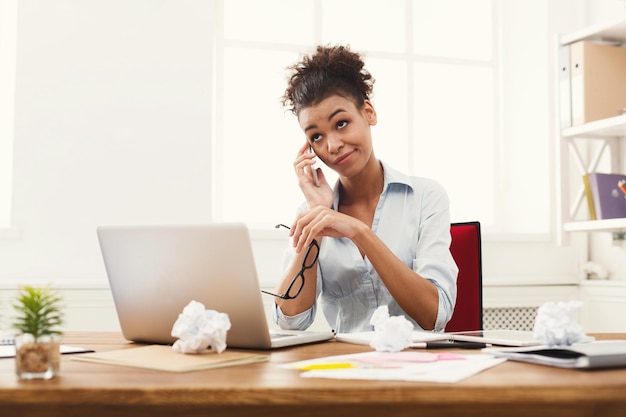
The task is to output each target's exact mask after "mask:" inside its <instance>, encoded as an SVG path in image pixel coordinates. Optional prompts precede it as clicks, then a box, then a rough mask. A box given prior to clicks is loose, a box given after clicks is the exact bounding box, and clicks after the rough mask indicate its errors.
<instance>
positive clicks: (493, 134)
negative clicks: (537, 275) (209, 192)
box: [214, 0, 551, 236]
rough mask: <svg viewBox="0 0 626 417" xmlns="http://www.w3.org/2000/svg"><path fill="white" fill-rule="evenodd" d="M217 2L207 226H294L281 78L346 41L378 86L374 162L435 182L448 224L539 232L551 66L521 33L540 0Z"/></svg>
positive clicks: (541, 46)
mask: <svg viewBox="0 0 626 417" xmlns="http://www.w3.org/2000/svg"><path fill="white" fill-rule="evenodd" d="M513 3H515V4H513ZM220 5H221V8H222V10H221V11H222V14H218V19H220V17H221V27H222V31H221V32H220V33H218V37H217V38H218V44H217V51H218V52H217V53H218V57H217V66H218V69H217V86H218V88H217V108H218V111H219V112H220V113H221V114H218V116H217V135H216V138H217V139H216V141H217V143H216V146H217V148H218V149H217V152H216V158H217V160H216V161H215V162H216V174H217V175H216V178H217V182H216V184H215V193H216V194H217V196H216V198H215V199H214V201H216V202H217V207H216V218H217V219H219V220H245V221H247V222H249V223H251V224H261V225H270V224H275V223H277V222H288V221H289V220H290V219H291V218H292V217H293V214H294V212H295V209H296V207H297V206H298V205H299V204H300V202H301V200H302V197H301V194H300V191H299V189H298V187H297V184H296V180H295V177H294V175H293V173H292V167H291V161H292V160H293V158H294V156H295V154H296V152H297V149H298V147H300V146H301V144H302V141H304V135H303V133H302V132H301V131H300V129H299V127H298V124H297V121H296V119H295V117H294V116H293V115H291V114H290V113H288V112H286V111H285V110H284V109H283V108H282V107H281V105H280V102H279V99H280V96H281V94H282V92H283V91H284V88H285V86H286V72H285V69H286V67H287V66H288V65H291V64H293V63H294V62H296V61H297V60H298V59H299V57H300V52H311V51H312V50H313V48H314V46H315V45H316V44H349V45H351V47H352V49H354V50H356V51H359V52H362V53H363V54H364V56H365V61H366V67H367V68H368V69H369V70H370V72H371V73H372V74H373V76H374V77H375V79H376V84H375V86H374V96H373V101H374V104H375V106H376V109H377V112H378V116H379V123H378V125H377V126H376V127H374V132H373V136H374V141H375V145H374V146H375V150H376V153H377V157H379V158H381V159H383V160H385V161H387V162H389V163H390V164H392V165H393V166H395V167H397V168H398V169H400V170H403V171H405V172H407V173H409V174H412V175H418V176H425V177H431V178H434V179H436V180H438V181H439V182H441V183H442V184H443V185H444V187H445V188H446V189H447V190H448V193H449V195H450V199H451V213H452V220H453V221H463V220H479V221H481V223H482V225H483V227H484V231H485V233H486V234H490V233H491V234H492V235H493V234H508V235H511V234H534V235H544V236H545V235H547V234H549V232H550V227H551V223H550V198H549V196H550V186H549V183H550V182H549V181H547V180H546V178H549V164H548V163H549V159H548V158H549V156H550V153H549V152H548V150H549V138H548V133H547V132H548V131H549V128H548V122H547V120H548V114H549V112H548V109H547V103H548V102H549V100H548V99H547V93H546V91H548V88H547V86H546V84H547V76H546V74H545V71H544V72H543V73H539V72H538V70H537V69H541V68H543V69H545V68H547V67H548V63H547V59H546V58H545V55H546V51H547V48H548V47H549V45H546V41H545V39H546V37H547V36H546V31H545V29H544V31H543V32H542V31H540V30H537V27H542V26H541V25H540V24H537V25H535V24H533V29H532V30H533V31H532V32H530V31H529V30H528V29H529V28H528V27H527V26H524V22H529V21H532V22H537V21H540V20H541V19H543V20H545V19H546V10H545V9H546V7H545V4H543V5H542V2H541V1H529V2H501V1H497V0H473V1H471V2H468V1H466V0H440V1H437V2H433V1H429V0H414V1H404V0H394V1H389V2H380V1H376V0H342V1H332V0H309V1H299V2H297V4H295V3H294V2H291V1H289V0H271V1H265V2H257V1H255V0H228V1H222V2H220ZM513 16H515V17H516V18H515V19H512V17H513ZM520 16H522V17H523V16H528V17H527V18H520ZM544 26H546V25H544ZM518 45H526V47H518ZM528 45H530V46H531V48H529V47H527V46H528ZM522 110H523V111H522ZM520 114H524V115H525V116H524V118H522V117H520V116H519V115H520ZM526 115H530V116H531V117H532V119H528V116H526ZM520 155H524V156H525V158H520V157H519V156H520ZM527 161H533V162H532V166H529V164H528V163H527ZM325 173H326V175H327V176H328V175H329V173H328V172H326V171H325ZM242 190H245V192H242Z"/></svg>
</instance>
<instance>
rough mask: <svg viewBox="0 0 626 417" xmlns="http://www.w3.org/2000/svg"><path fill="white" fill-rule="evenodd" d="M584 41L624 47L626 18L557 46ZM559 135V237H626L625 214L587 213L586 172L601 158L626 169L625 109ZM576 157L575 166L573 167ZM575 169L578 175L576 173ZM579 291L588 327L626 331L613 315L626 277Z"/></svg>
mask: <svg viewBox="0 0 626 417" xmlns="http://www.w3.org/2000/svg"><path fill="white" fill-rule="evenodd" d="M581 40H586V41H595V42H608V43H611V44H615V45H621V46H622V47H626V20H621V21H617V22H613V23H610V24H606V25H599V26H592V27H588V28H585V29H583V30H580V31H577V32H575V33H571V34H568V35H564V36H562V37H561V38H560V45H559V47H562V46H565V45H569V44H572V43H574V42H577V41H581ZM625 71H626V69H625ZM558 136H559V143H558V146H557V152H558V163H559V164H560V166H559V169H558V170H557V175H559V176H560V177H559V178H558V183H557V184H558V186H559V187H560V193H559V195H560V204H559V206H560V207H559V211H558V213H559V216H560V219H559V220H560V221H559V225H560V236H561V238H562V239H561V240H562V241H563V242H565V241H567V239H568V238H569V234H570V233H587V234H590V233H608V234H612V235H613V239H614V241H615V240H616V239H617V240H622V241H623V240H624V237H625V236H626V218H623V219H607V220H587V219H588V216H589V215H588V210H587V204H586V198H585V194H584V186H583V181H582V175H583V174H585V173H588V172H592V171H594V170H595V168H596V167H597V166H598V164H599V163H600V161H602V164H604V168H606V164H607V163H608V164H609V165H610V170H611V172H622V173H626V161H624V158H626V156H625V153H626V114H623V115H619V116H614V117H609V118H606V119H602V120H596V121H592V122H589V123H585V124H582V125H574V126H571V127H566V128H562V129H561V128H559V132H558ZM572 161H573V164H574V166H570V163H571V162H572ZM576 170H577V172H578V174H580V175H578V174H574V171H576ZM575 189H576V190H577V191H574V190H575ZM572 193H574V194H573V195H572ZM621 244H622V245H623V244H624V242H621ZM579 296H580V300H581V301H582V302H583V307H582V310H581V320H582V322H581V324H582V326H583V328H584V329H586V330H591V331H596V332H604V331H606V332H611V331H623V329H624V325H623V324H622V323H621V322H620V321H619V320H615V318H616V317H620V315H622V314H623V312H624V311H626V281H623V280H621V281H619V280H616V281H612V280H588V279H581V281H580V285H579Z"/></svg>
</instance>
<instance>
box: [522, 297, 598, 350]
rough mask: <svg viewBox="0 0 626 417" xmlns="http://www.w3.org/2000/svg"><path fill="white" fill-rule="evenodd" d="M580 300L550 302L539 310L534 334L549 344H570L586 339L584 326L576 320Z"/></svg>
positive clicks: (536, 337) (545, 343)
mask: <svg viewBox="0 0 626 417" xmlns="http://www.w3.org/2000/svg"><path fill="white" fill-rule="evenodd" d="M580 306H582V302H580V301H569V302H548V303H545V304H543V305H542V306H540V307H539V309H538V310H537V317H536V319H535V326H534V328H533V336H534V338H535V340H537V341H539V342H541V343H543V344H544V345H547V346H570V345H571V344H573V343H576V342H578V341H581V340H582V339H584V338H585V337H586V336H585V333H584V332H583V329H582V327H581V326H580V325H579V324H578V323H576V322H575V321H574V317H573V316H574V313H575V312H576V310H577V309H578V308H580Z"/></svg>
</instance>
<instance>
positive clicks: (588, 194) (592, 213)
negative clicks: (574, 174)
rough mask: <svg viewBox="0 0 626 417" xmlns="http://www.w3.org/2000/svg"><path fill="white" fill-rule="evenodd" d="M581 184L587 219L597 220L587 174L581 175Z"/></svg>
mask: <svg viewBox="0 0 626 417" xmlns="http://www.w3.org/2000/svg"><path fill="white" fill-rule="evenodd" d="M583 186H584V188H585V200H586V201H587V208H588V209H589V220H597V218H596V209H595V206H594V204H593V194H592V193H591V184H590V183H589V174H585V175H583Z"/></svg>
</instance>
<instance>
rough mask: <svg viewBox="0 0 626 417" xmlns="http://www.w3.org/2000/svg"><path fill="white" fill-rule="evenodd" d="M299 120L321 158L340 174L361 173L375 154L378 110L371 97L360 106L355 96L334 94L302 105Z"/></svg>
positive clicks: (349, 175) (345, 175)
mask: <svg viewBox="0 0 626 417" xmlns="http://www.w3.org/2000/svg"><path fill="white" fill-rule="evenodd" d="M298 122H299V123H300V127H301V128H302V130H303V131H304V134H305V135H306V137H307V140H308V142H309V144H310V145H311V146H312V147H313V150H314V151H315V153H316V154H317V156H318V158H320V159H321V160H322V162H324V163H325V164H326V165H327V166H328V167H329V168H331V169H332V170H334V171H335V172H337V173H338V174H339V175H340V176H344V177H351V176H353V175H356V174H358V173H359V172H361V170H362V169H363V167H365V166H366V164H367V162H368V161H369V159H370V158H371V156H372V154H373V152H372V135H371V126H373V125H375V124H376V111H375V110H374V107H373V106H372V103H371V102H370V101H369V100H365V102H364V103H363V106H362V108H360V109H358V108H357V107H356V105H355V104H354V102H353V101H352V100H350V99H348V98H345V97H342V96H339V95H333V96H330V97H328V98H325V99H324V100H322V101H321V102H319V103H318V104H316V105H313V106H310V107H305V108H303V109H301V110H300V113H299V114H298Z"/></svg>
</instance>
